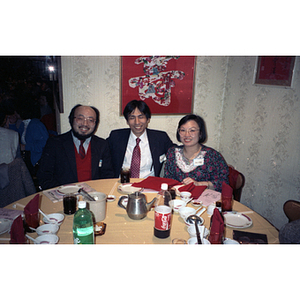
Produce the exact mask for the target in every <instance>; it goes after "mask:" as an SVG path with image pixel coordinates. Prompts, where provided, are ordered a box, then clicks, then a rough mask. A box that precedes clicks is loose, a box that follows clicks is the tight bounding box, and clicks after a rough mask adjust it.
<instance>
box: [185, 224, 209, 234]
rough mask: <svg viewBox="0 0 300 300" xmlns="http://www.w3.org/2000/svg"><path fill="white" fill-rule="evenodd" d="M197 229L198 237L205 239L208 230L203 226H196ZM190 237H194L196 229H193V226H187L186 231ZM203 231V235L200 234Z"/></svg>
mask: <svg viewBox="0 0 300 300" xmlns="http://www.w3.org/2000/svg"><path fill="white" fill-rule="evenodd" d="M198 228H199V233H200V235H201V236H202V235H203V236H204V237H206V236H207V235H208V234H209V230H208V229H207V228H206V227H205V226H204V225H198ZM187 231H188V233H189V235H190V237H195V236H196V228H195V225H193V226H188V229H187ZM202 231H203V233H202Z"/></svg>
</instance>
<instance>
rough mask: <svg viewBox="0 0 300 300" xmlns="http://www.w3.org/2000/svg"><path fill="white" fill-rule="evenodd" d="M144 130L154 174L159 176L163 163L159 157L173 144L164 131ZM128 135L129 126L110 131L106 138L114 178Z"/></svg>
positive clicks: (120, 165)
mask: <svg viewBox="0 0 300 300" xmlns="http://www.w3.org/2000/svg"><path fill="white" fill-rule="evenodd" d="M146 130H147V136H148V140H149V146H150V152H151V155H152V161H153V167H154V173H155V176H159V174H160V171H161V168H162V165H163V161H161V159H162V158H163V156H164V155H166V153H167V151H168V149H169V148H170V147H172V146H173V145H174V144H173V142H172V141H171V139H170V138H169V136H168V135H167V133H166V132H164V131H159V130H153V129H148V128H147V129H146ZM129 135H130V128H123V129H116V130H113V131H111V133H110V135H109V137H108V138H107V141H108V143H109V148H110V152H111V157H112V162H113V168H114V177H116V178H117V177H119V175H120V171H121V168H122V165H123V160H124V157H125V153H126V148H127V144H128V139H129Z"/></svg>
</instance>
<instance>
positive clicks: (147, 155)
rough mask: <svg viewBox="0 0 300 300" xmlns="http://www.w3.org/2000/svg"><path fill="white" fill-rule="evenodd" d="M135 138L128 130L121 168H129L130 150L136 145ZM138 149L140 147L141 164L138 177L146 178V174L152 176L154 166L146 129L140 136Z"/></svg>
mask: <svg viewBox="0 0 300 300" xmlns="http://www.w3.org/2000/svg"><path fill="white" fill-rule="evenodd" d="M136 139H137V136H135V135H134V134H133V133H132V131H131V132H130V135H129V139H128V144H127V149H126V153H125V157H124V161H123V166H122V168H130V165H131V158H132V152H133V149H134V147H135V146H136ZM140 139H141V141H140V143H139V146H140V149H141V165H140V178H146V177H148V176H154V167H153V162H152V156H151V152H150V147H149V141H148V137H147V131H146V130H145V132H144V133H143V134H142V135H141V136H140Z"/></svg>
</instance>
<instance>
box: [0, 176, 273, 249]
mask: <svg viewBox="0 0 300 300" xmlns="http://www.w3.org/2000/svg"><path fill="white" fill-rule="evenodd" d="M145 180H146V179H138V178H136V179H133V178H131V179H130V183H131V184H132V185H133V186H135V185H138V186H137V187H138V188H140V189H141V190H140V191H139V193H140V194H143V195H144V196H145V200H146V203H151V202H152V201H153V199H154V198H155V197H156V193H157V191H156V190H155V189H158V186H159V184H161V182H163V181H164V178H159V179H158V180H157V181H156V178H150V180H148V181H146V184H144V183H145V182H144V183H143V181H145ZM154 181H156V182H154ZM149 183H150V184H149ZM75 184H76V183H75ZM79 184H80V185H82V184H84V185H88V186H89V187H90V188H91V189H92V190H93V191H94V192H98V193H103V194H105V197H106V201H105V215H104V216H102V218H101V221H99V220H97V221H98V222H96V223H97V224H96V223H95V229H96V228H97V232H98V233H97V235H96V234H95V244H175V243H173V242H172V241H173V240H174V239H181V240H183V241H184V243H185V244H186V245H187V246H188V245H190V244H191V243H192V244H193V243H194V241H190V243H188V241H189V239H191V238H195V237H196V235H195V234H196V229H195V225H194V226H189V225H188V224H186V222H185V219H183V218H182V217H181V216H180V213H179V209H180V208H178V207H177V206H176V207H172V210H173V211H172V219H171V230H170V237H168V238H166V239H160V238H157V237H155V236H154V235H153V228H154V210H153V206H151V207H150V209H149V210H147V213H146V214H145V216H144V217H143V218H142V219H138V220H135V219H132V218H130V217H129V215H128V213H127V211H126V206H125V205H124V206H125V209H124V208H122V207H120V206H119V205H118V202H119V199H120V198H121V197H124V196H125V197H128V196H129V195H130V194H124V193H122V192H120V191H119V189H118V187H119V186H120V184H121V183H120V180H119V179H117V178H114V179H102V180H92V181H87V182H85V183H77V184H76V185H79ZM172 184H173V185H172ZM171 186H172V188H173V187H174V186H178V184H177V182H171ZM153 188H155V189H153ZM148 190H149V191H150V192H148ZM93 191H92V192H90V193H89V194H92V193H93ZM141 191H142V192H141ZM207 191H209V192H211V191H213V190H208V189H205V190H204V191H202V194H201V195H200V197H198V198H197V199H201V197H202V196H203V195H204V194H205V193H206V192H207ZM44 192H45V191H44ZM44 192H40V193H37V194H36V195H31V196H28V197H26V198H23V199H20V200H18V201H16V202H15V203H12V204H10V205H8V206H6V207H5V208H4V209H5V210H12V211H19V212H20V211H21V212H23V211H24V207H25V206H26V205H27V204H29V202H30V201H31V200H33V199H34V198H35V197H37V196H38V198H39V203H40V206H39V208H38V209H40V210H41V211H42V212H44V213H45V214H46V215H47V216H49V215H50V214H60V215H62V216H63V220H62V222H61V224H59V225H58V226H59V230H58V231H57V232H56V235H57V236H58V238H59V240H58V244H73V234H72V225H73V217H74V214H70V215H68V214H65V213H64V206H63V198H62V199H61V200H60V201H57V202H53V201H52V199H50V198H51V196H50V198H48V197H47V196H46V195H45V194H46V193H44ZM68 192H69V191H68ZM178 192H179V191H178ZM178 192H176V195H175V198H174V199H172V200H178V201H184V202H181V203H183V204H185V205H184V207H186V208H188V209H193V210H190V213H191V214H193V215H195V213H196V215H198V217H200V220H201V219H202V220H203V223H202V222H201V223H202V224H201V225H199V224H198V225H199V226H203V228H201V227H200V228H199V230H200V232H199V233H200V236H201V239H202V241H203V240H204V239H206V240H207V241H208V242H209V234H210V230H211V218H212V215H213V213H214V209H215V208H216V203H217V202H218V201H219V200H218V201H212V200H213V199H214V197H212V196H211V195H210V202H209V201H206V200H207V199H206V198H205V199H204V203H203V202H202V201H200V202H199V203H196V204H195V203H193V202H192V200H193V199H194V198H193V197H192V193H191V192H189V193H190V194H187V195H188V196H187V197H186V195H185V194H183V195H184V196H183V199H182V197H181V196H180V193H179V194H178ZM183 192H186V191H183ZM213 192H215V191H213ZM216 193H217V192H216ZM131 194H132V193H131ZM133 194H134V193H133ZM77 196H78V198H76V199H77V201H79V200H83V199H84V198H83V196H82V195H77ZM108 196H112V198H111V199H110V200H108ZM140 196H141V195H140ZM218 197H219V198H220V197H221V193H219V194H218ZM219 198H217V199H219ZM35 199H37V198H35ZM84 200H86V199H84ZM116 200H117V201H116ZM35 201H37V200H35ZM188 201H189V202H188ZM205 201H206V202H205ZM87 202H89V201H87ZM90 202H92V201H90ZM76 203H78V202H76ZM152 204H153V203H152ZM20 205H23V207H22V206H20ZM31 205H32V204H31ZM31 205H30V206H31ZM32 206H34V205H32ZM149 206H150V205H149ZM20 208H22V210H21V209H20ZM173 208H174V209H173ZM197 209H199V210H198V211H197ZM209 213H210V214H209ZM39 216H40V218H39V226H38V227H37V228H39V227H41V226H42V225H44V224H46V223H47V220H46V219H45V217H44V216H43V215H42V214H41V213H40V212H39ZM223 216H224V239H223V243H224V244H232V243H231V242H232V241H233V240H234V236H233V235H234V231H235V230H236V231H241V232H251V233H256V234H264V235H266V237H267V242H268V243H279V241H278V231H277V229H276V228H275V227H273V226H272V225H271V224H270V223H269V222H268V221H267V220H265V219H264V218H262V217H261V216H260V215H259V214H257V213H256V212H254V211H252V210H251V209H249V207H247V206H245V205H243V204H242V203H240V202H237V201H234V200H232V211H228V212H226V213H225V212H224V214H223ZM232 216H233V217H232ZM245 216H247V217H246V218H245ZM250 220H251V221H250ZM246 222H248V223H247V224H245V223H246ZM249 222H250V223H251V224H249ZM96 226H97V227H96ZM30 227H32V228H34V226H30ZM192 227H194V229H191V228H192ZM37 228H35V229H36V230H37ZM0 229H1V226H0ZM95 232H96V230H95ZM202 233H203V236H202ZM27 234H28V235H29V236H31V237H32V238H34V239H36V238H37V237H38V233H37V232H36V231H33V232H27ZM236 236H237V235H236ZM5 238H6V240H4V239H5ZM25 238H26V237H25ZM236 238H237V237H236ZM1 239H2V240H1ZM7 239H10V232H9V231H6V232H4V233H3V234H1V235H0V243H9V241H7ZM242 241H247V239H246V238H245V239H244V240H243V239H242ZM248 241H250V242H251V241H252V242H253V239H252V240H251V239H249V240H248ZM258 241H259V242H261V239H258ZM264 241H265V240H264ZM27 242H29V243H30V244H33V243H34V242H33V241H31V240H29V241H28V240H27ZM241 243H242V242H239V244H241ZM205 244H206V242H205Z"/></svg>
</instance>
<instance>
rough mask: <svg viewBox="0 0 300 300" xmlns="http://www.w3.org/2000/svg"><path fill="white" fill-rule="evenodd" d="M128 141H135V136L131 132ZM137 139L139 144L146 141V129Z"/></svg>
mask: <svg viewBox="0 0 300 300" xmlns="http://www.w3.org/2000/svg"><path fill="white" fill-rule="evenodd" d="M129 139H131V140H133V141H136V139H137V136H136V135H135V134H134V133H133V132H132V131H130V136H129ZM139 139H140V140H141V142H143V141H146V140H147V129H146V130H145V131H144V133H143V134H142V135H141V136H140V137H139Z"/></svg>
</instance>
